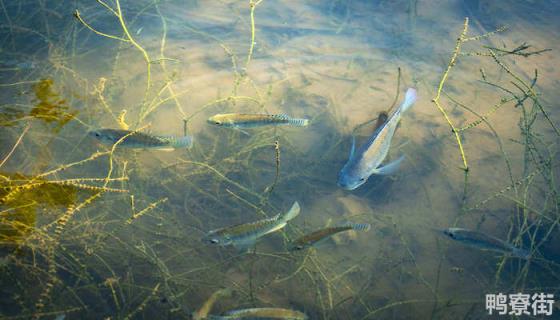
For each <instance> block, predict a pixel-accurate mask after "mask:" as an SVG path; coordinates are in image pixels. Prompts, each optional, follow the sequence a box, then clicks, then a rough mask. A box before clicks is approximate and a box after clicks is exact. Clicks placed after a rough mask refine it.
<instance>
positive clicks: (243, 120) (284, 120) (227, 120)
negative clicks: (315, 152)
mask: <svg viewBox="0 0 560 320" xmlns="http://www.w3.org/2000/svg"><path fill="white" fill-rule="evenodd" d="M208 123H210V124H213V125H217V126H221V127H227V128H236V129H246V128H256V127H262V126H270V125H272V126H278V125H291V126H295V127H305V126H307V125H308V124H309V120H308V119H295V118H291V117H290V116H288V115H285V114H243V113H223V114H216V115H214V116H212V117H210V118H208Z"/></svg>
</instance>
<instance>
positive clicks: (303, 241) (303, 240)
mask: <svg viewBox="0 0 560 320" xmlns="http://www.w3.org/2000/svg"><path fill="white" fill-rule="evenodd" d="M370 227H371V226H370V225H369V224H368V223H347V224H345V225H342V226H339V227H329V228H324V229H321V230H317V231H314V232H311V233H309V234H306V235H304V236H302V237H300V238H298V239H296V240H294V241H293V242H292V243H291V244H290V246H289V247H288V250H290V251H296V250H303V249H306V248H309V247H311V246H313V245H314V244H316V243H318V242H320V241H321V240H324V239H327V238H329V237H332V236H333V235H335V234H337V233H339V232H343V231H348V230H356V231H368V230H369V228H370Z"/></svg>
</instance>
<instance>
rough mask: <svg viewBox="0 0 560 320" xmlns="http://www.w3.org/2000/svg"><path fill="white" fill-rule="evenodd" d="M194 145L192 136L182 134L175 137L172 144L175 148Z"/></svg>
mask: <svg viewBox="0 0 560 320" xmlns="http://www.w3.org/2000/svg"><path fill="white" fill-rule="evenodd" d="M192 145H193V137H192V136H182V137H179V138H173V139H172V140H171V146H172V147H173V148H175V149H179V148H190V147H192Z"/></svg>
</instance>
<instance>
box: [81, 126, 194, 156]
mask: <svg viewBox="0 0 560 320" xmlns="http://www.w3.org/2000/svg"><path fill="white" fill-rule="evenodd" d="M88 134H89V135H90V136H92V137H94V138H96V139H97V140H99V141H101V142H102V143H104V144H108V145H113V144H115V143H116V142H117V141H119V140H120V139H121V138H123V137H124V136H127V135H128V136H127V137H126V138H124V140H122V141H121V142H120V143H119V145H118V146H119V147H124V148H136V149H157V150H162V151H171V150H174V149H178V148H190V147H191V146H192V144H193V138H192V137H191V136H184V137H174V136H155V135H150V134H147V133H142V132H135V131H130V130H121V129H98V130H92V131H90V132H89V133H88Z"/></svg>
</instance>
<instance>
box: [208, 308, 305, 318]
mask: <svg viewBox="0 0 560 320" xmlns="http://www.w3.org/2000/svg"><path fill="white" fill-rule="evenodd" d="M208 319H211V320H231V319H283V320H306V319H308V317H307V315H306V314H305V313H303V312H300V311H296V310H290V309H283V308H249V309H240V310H232V311H228V312H226V313H225V314H224V315H222V316H214V315H211V316H209V317H208Z"/></svg>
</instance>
